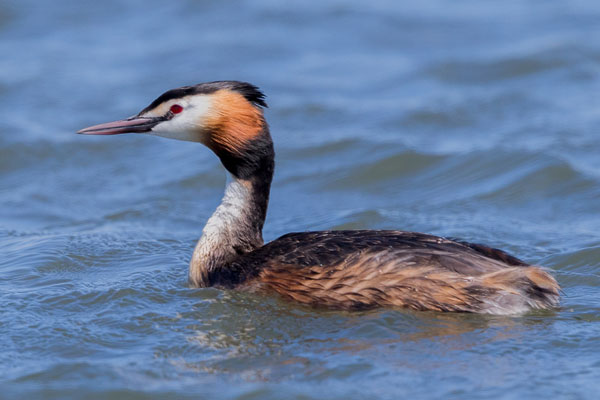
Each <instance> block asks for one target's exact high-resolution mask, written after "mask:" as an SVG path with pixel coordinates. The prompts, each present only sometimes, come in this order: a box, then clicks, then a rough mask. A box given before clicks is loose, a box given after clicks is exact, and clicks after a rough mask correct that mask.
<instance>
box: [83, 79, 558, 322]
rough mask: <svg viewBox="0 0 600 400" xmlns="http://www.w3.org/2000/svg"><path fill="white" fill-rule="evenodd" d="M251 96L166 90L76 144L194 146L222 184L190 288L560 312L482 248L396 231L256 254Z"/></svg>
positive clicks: (265, 159) (257, 190) (213, 89)
mask: <svg viewBox="0 0 600 400" xmlns="http://www.w3.org/2000/svg"><path fill="white" fill-rule="evenodd" d="M266 106H267V104H266V103H265V101H264V95H263V93H262V92H261V91H260V90H259V89H258V88H257V87H256V86H254V85H251V84H249V83H244V82H236V81H218V82H209V83H202V84H199V85H195V86H185V87H182V88H178V89H173V90H169V91H168V92H166V93H164V94H162V95H161V96H159V97H158V98H157V99H156V100H154V101H153V102H152V103H151V104H150V105H149V106H148V107H146V108H144V109H143V110H142V111H141V112H140V113H139V114H137V115H135V116H134V117H131V118H128V119H125V120H122V121H115V122H109V123H105V124H101V125H95V126H91V127H89V128H85V129H82V130H80V131H79V132H78V133H82V134H88V135H113V134H119V133H147V134H151V135H158V136H164V137H167V138H173V139H179V140H187V141H192V142H200V143H202V144H204V145H206V146H207V147H208V148H209V149H211V150H212V151H213V152H214V153H215V154H216V155H217V156H218V157H219V159H220V160H221V162H222V164H223V166H224V167H225V169H226V170H227V171H228V173H229V175H230V178H231V179H229V180H228V184H227V187H226V189H225V195H224V197H223V200H222V202H221V204H220V205H219V207H217V209H216V211H215V212H214V214H213V215H212V216H211V217H210V218H209V219H208V221H207V223H206V225H205V227H204V229H203V231H202V236H201V238H200V240H199V241H198V244H197V245H196V248H195V250H194V253H193V255H192V260H191V262H190V271H189V280H190V283H191V285H193V286H194V287H207V286H216V287H221V288H236V289H247V290H259V291H266V292H274V293H277V294H279V295H281V296H283V297H285V298H288V299H290V300H293V301H297V302H300V303H304V304H309V305H313V306H325V307H330V308H338V309H368V308H374V307H381V306H386V307H404V308H410V309H413V310H434V311H458V312H476V313H489V314H514V313H522V312H525V311H528V310H531V309H549V308H552V307H555V306H557V305H558V303H559V289H560V288H559V286H558V284H557V282H556V281H555V280H554V278H553V277H552V276H551V275H550V274H549V273H548V272H546V271H545V270H544V269H542V268H540V267H537V266H531V265H528V264H527V263H525V262H523V261H521V260H519V259H518V258H516V257H513V256H511V255H509V254H507V253H505V252H503V251H501V250H498V249H494V248H490V247H488V246H484V245H481V244H473V243H467V242H464V241H459V240H450V239H446V238H442V237H437V236H432V235H426V234H422V233H415V232H404V231H376V230H355V231H322V232H301V233H290V234H287V235H285V236H282V237H280V238H279V239H276V240H273V241H272V242H270V243H267V244H263V238H262V228H263V224H264V221H265V217H266V213H267V206H268V203H269V191H270V188H271V180H272V177H273V169H274V159H275V152H274V150H273V142H272V140H271V135H270V133H269V127H268V125H267V122H266V121H265V119H264V115H263V107H266Z"/></svg>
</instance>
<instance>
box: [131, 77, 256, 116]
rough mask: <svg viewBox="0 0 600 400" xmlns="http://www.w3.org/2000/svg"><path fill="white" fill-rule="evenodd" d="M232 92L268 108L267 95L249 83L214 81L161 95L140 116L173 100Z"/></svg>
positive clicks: (172, 90) (184, 87)
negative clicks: (226, 91)
mask: <svg viewBox="0 0 600 400" xmlns="http://www.w3.org/2000/svg"><path fill="white" fill-rule="evenodd" d="M223 89H225V90H232V91H234V92H238V93H239V94H241V95H242V96H244V97H245V98H246V100H248V101H249V102H251V103H252V104H254V105H255V106H257V107H265V108H266V107H268V106H267V103H266V102H265V95H264V93H263V92H261V91H260V89H259V88H258V87H256V86H254V85H253V84H251V83H248V82H240V81H214V82H205V83H199V84H197V85H193V86H183V87H180V88H177V89H171V90H168V91H166V92H165V93H163V94H161V95H160V96H158V98H156V99H155V100H154V101H153V102H152V103H150V105H149V106H148V107H146V108H144V109H143V110H142V111H140V115H141V114H144V113H145V112H148V111H150V110H152V109H153V108H156V107H158V106H159V105H160V104H162V103H164V102H165V101H169V100H172V99H179V98H182V97H185V96H192V95H195V94H211V93H214V92H216V91H218V90H223Z"/></svg>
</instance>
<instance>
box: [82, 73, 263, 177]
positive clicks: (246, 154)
mask: <svg viewBox="0 0 600 400" xmlns="http://www.w3.org/2000/svg"><path fill="white" fill-rule="evenodd" d="M264 97H265V96H264V94H263V93H262V92H261V91H260V90H259V89H258V88H257V87H256V86H254V85H252V84H249V83H245V82H238V81H217V82H208V83H201V84H198V85H194V86H184V87H181V88H177V89H172V90H169V91H167V92H165V93H163V94H162V95H160V96H159V97H158V98H157V99H156V100H154V101H153V102H152V103H151V104H150V105H149V106H148V107H146V108H144V109H143V110H142V111H140V112H139V113H138V114H137V115H135V116H133V117H130V118H127V119H124V120H120V121H114V122H108V123H104V124H100V125H94V126H90V127H88V128H85V129H82V130H80V131H78V132H77V133H80V134H86V135H116V134H121V133H146V134H151V135H156V136H163V137H166V138H171V139H178V140H186V141H191V142H200V143H202V144H204V145H206V146H207V147H209V148H210V149H211V150H212V151H213V152H215V153H216V154H217V156H219V158H220V159H221V162H222V163H223V165H224V166H225V168H226V169H227V170H228V171H229V172H231V173H232V174H233V175H234V176H236V177H238V178H242V179H244V178H248V177H249V176H251V175H254V174H256V172H257V170H258V169H261V168H265V164H264V161H265V159H269V158H270V159H271V160H272V158H273V145H272V141H271V137H270V135H269V131H268V126H267V124H266V122H265V119H264V117H263V111H262V108H263V107H267V104H266V103H265V101H264ZM261 160H262V162H261Z"/></svg>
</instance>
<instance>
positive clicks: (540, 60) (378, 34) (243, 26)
mask: <svg viewBox="0 0 600 400" xmlns="http://www.w3.org/2000/svg"><path fill="white" fill-rule="evenodd" d="M599 18H600V5H599V4H598V2H595V1H592V0H589V1H573V2H568V3H565V2H561V1H546V2H542V3H540V2H538V1H508V2H498V3H493V4H492V3H490V2H486V3H483V2H480V1H476V0H472V1H463V2H459V3H456V2H454V3H452V4H449V3H447V2H443V1H435V0H427V1H421V2H416V3H415V2H406V3H405V4H400V3H398V2H395V1H383V0H381V1H371V2H369V4H368V5H367V3H365V2H360V1H331V2H321V3H319V4H317V3H316V2H312V3H311V2H308V3H307V2H299V1H298V2H296V1H294V2H278V1H268V0H262V1H252V2H250V1H191V0H190V1H179V2H161V1H141V0H140V1H130V2H117V1H105V2H94V1H80V2H67V1H54V2H52V3H51V4H50V3H40V2H35V1H31V0H19V1H4V2H2V3H0V50H1V53H2V57H1V58H0V109H1V112H0V115H1V116H2V117H1V118H0V271H1V273H0V348H1V349H2V351H1V352H0V365H1V368H0V387H1V389H2V390H1V391H0V397H3V398H29V399H31V398H61V399H64V398H86V399H102V398H111V399H113V398H114V399H117V398H123V399H128V398H133V399H139V398H156V399H165V398H210V399H323V398H332V399H370V398H373V399H375V398H377V399H397V398H414V399H426V398H427V399H429V398H432V399H433V398H439V399H442V398H443V399H446V398H480V399H488V398H502V399H520V398H527V397H531V396H536V397H547V398H569V399H579V398H595V397H596V396H597V393H598V389H600V383H599V382H600V350H599V349H600V300H599V297H600V296H599V295H598V293H599V289H600V273H599V272H598V271H600V261H599V260H600V234H599V233H598V232H599V228H600V201H599V200H600V157H598V154H600V142H599V141H598V126H599V123H600V98H599V97H598V93H600V68H599V62H600V44H599V43H600V41H599V40H598V39H600V25H599V24H598V21H599ZM217 79H237V80H247V81H250V82H253V83H255V84H257V85H259V86H260V87H261V88H262V89H263V90H264V91H265V92H266V93H267V95H268V102H269V104H270V106H271V107H270V108H269V109H268V111H267V118H268V120H269V122H270V124H271V128H272V133H273V137H274V140H275V144H276V151H277V170H276V175H275V180H274V185H273V191H272V202H271V208H270V210H269V216H268V219H267V223H266V227H265V232H264V233H265V237H266V239H268V240H270V239H274V238H276V237H278V236H279V235H282V234H284V233H286V232H289V231H302V230H314V229H331V228H334V229H341V228H401V229H406V230H415V231H423V232H430V233H434V234H439V235H445V236H456V237H461V238H464V239H467V240H472V241H478V242H484V243H488V244H490V245H493V246H496V247H500V248H503V249H506V250H509V251H511V252H513V253H515V254H516V255H518V256H520V257H522V258H524V259H526V260H527V261H530V262H533V263H539V264H541V265H544V266H547V267H548V268H549V269H551V270H552V271H553V273H554V275H555V276H556V277H557V279H558V281H559V282H560V284H561V285H562V287H563V290H564V294H563V298H562V299H563V300H562V307H561V308H560V309H559V310H557V311H555V312H543V313H532V314H528V315H523V316H515V317H491V316H477V315H448V314H437V313H413V312H403V311H399V310H379V311H371V312H365V313H344V312H334V311H326V310H312V309H310V308H306V307H302V306H298V305H295V304H290V303H287V302H285V301H282V300H280V299H278V298H275V297H269V296H258V295H250V294H243V293H236V292H232V291H220V290H215V289H201V290H198V289H191V288H189V287H188V286H187V262H188V260H189V258H190V255H191V252H192V249H193V246H194V244H195V241H196V240H197V238H198V236H199V233H200V230H201V228H202V225H203V223H204V222H205V221H206V219H207V218H208V216H209V215H210V214H211V213H212V211H213V210H214V208H215V207H216V205H217V204H218V201H219V199H220V196H221V195H222V189H223V185H224V182H225V177H224V173H223V170H222V168H221V166H220V165H219V164H218V161H217V159H216V157H214V156H213V155H212V154H211V153H210V152H209V151H208V150H206V149H204V148H203V147H201V146H200V145H197V144H193V143H184V142H176V141H169V140H164V139H157V138H153V137H144V136H139V135H122V136H118V137H117V136H115V137H82V136H78V135H75V134H74V132H75V131H76V130H77V129H80V128H82V127H85V126H88V125H91V124H94V123H99V122H104V121H109V120H113V119H118V118H121V117H126V116H129V115H132V114H134V113H136V112H137V111H139V110H140V109H142V108H143V107H145V106H146V105H147V104H148V103H149V102H150V101H151V100H153V99H154V98H155V97H156V96H157V95H159V94H160V93H162V92H163V91H165V90H167V89H170V88H172V87H177V86H181V85H184V84H193V83H197V82H202V81H210V80H217Z"/></svg>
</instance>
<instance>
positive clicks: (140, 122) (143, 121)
mask: <svg viewBox="0 0 600 400" xmlns="http://www.w3.org/2000/svg"><path fill="white" fill-rule="evenodd" d="M162 120H163V119H162V118H137V117H133V118H128V119H124V120H121V121H114V122H107V123H104V124H99V125H94V126H90V127H87V128H84V129H81V130H79V131H77V133H80V134H83V135H118V134H121V133H141V132H149V131H150V130H151V129H152V128H153V127H154V126H155V125H156V124H158V123H159V122H161V121H162Z"/></svg>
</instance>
